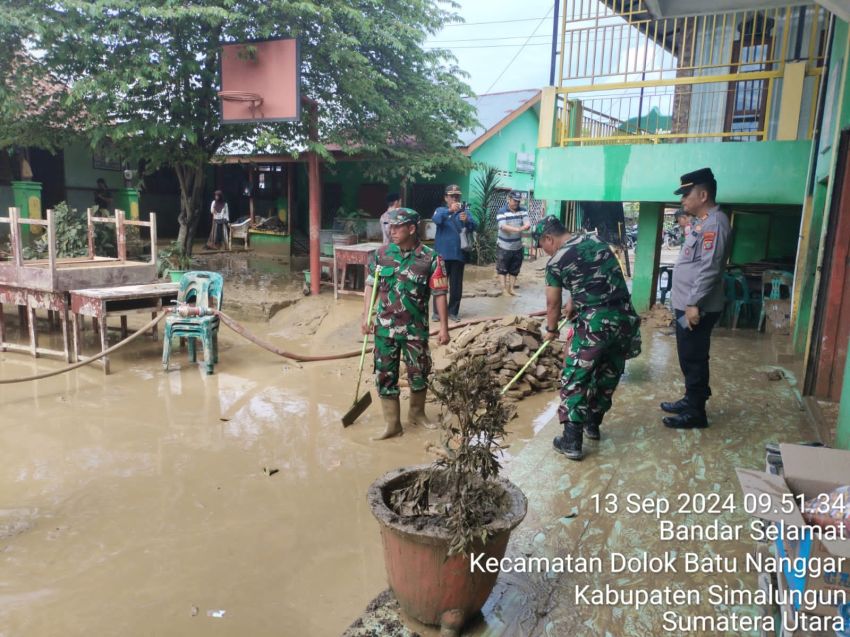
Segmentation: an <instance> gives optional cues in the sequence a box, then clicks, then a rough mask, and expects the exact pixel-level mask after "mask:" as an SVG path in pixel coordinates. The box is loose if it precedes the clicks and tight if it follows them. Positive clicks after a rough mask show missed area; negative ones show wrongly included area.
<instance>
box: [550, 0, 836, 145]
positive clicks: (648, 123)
mask: <svg viewBox="0 0 850 637" xmlns="http://www.w3.org/2000/svg"><path fill="white" fill-rule="evenodd" d="M564 9H565V13H564V17H563V20H562V24H561V27H562V28H561V43H562V46H561V56H560V69H561V72H560V77H561V80H560V83H559V87H558V90H557V92H558V95H559V98H560V100H559V103H558V108H559V120H558V130H557V135H556V138H557V143H559V144H561V145H576V144H581V145H587V144H600V143H602V144H606V143H607V144H610V143H658V142H662V141H669V140H673V141H685V140H688V141H765V140H770V139H776V138H777V136H778V135H780V137H781V135H786V134H787V131H788V130H789V127H788V117H787V116H786V117H785V119H784V120H783V121H784V123H783V126H784V131H783V132H780V131H779V126H780V119H781V117H780V115H781V103H780V102H781V98H787V97H790V98H792V100H794V101H797V102H799V104H798V106H799V109H798V110H799V113H798V114H797V118H798V121H796V122H794V124H795V125H794V126H792V127H791V130H792V135H795V136H796V137H795V138H800V137H806V138H810V137H811V130H812V126H813V123H814V115H815V96H816V95H817V92H818V89H819V86H820V80H821V75H822V71H823V67H822V65H823V61H824V56H825V50H824V49H825V46H826V32H827V26H828V23H829V17H830V16H829V13H828V12H826V11H824V10H823V9H821V8H819V7H817V6H809V5H804V6H796V7H795V6H788V7H784V8H777V9H766V10H758V11H738V12H733V13H728V14H716V15H702V16H690V17H684V18H675V19H674V18H668V19H663V20H655V19H652V18H651V16H650V14H649V13H648V12H646V10H645V9H644V7H643V5H642V2H641V1H640V0H635V1H634V2H628V3H626V2H623V1H622V0H609V2H607V3H605V4H603V3H602V2H596V0H577V1H575V2H572V1H570V2H565V6H564ZM620 11H622V14H621V13H620ZM792 62H793V63H794V64H795V68H794V73H793V74H792V75H793V76H794V77H793V78H792V79H791V80H789V79H788V77H787V76H786V67H787V65H788V64H790V63H792ZM786 85H787V86H786ZM785 88H789V89H790V92H789V93H788V94H787V95H785V94H783V90H784V89H785ZM792 110H793V109H792ZM781 138H787V136H786V137H781Z"/></svg>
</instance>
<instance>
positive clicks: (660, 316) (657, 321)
mask: <svg viewBox="0 0 850 637" xmlns="http://www.w3.org/2000/svg"><path fill="white" fill-rule="evenodd" d="M641 319H642V320H643V322H644V323H645V324H646V326H647V327H655V328H665V327H670V326H671V325H673V312H671V311H670V308H669V307H667V306H666V305H662V304H661V303H656V304H655V305H653V306H652V309H651V310H649V312H646V313H645V314H642V315H641Z"/></svg>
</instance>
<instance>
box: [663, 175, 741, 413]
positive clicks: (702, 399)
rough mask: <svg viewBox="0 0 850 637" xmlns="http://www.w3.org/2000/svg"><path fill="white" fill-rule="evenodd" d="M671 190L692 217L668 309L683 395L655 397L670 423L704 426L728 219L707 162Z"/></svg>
mask: <svg viewBox="0 0 850 637" xmlns="http://www.w3.org/2000/svg"><path fill="white" fill-rule="evenodd" d="M675 194H677V195H681V197H682V209H683V210H684V211H685V212H686V213H687V214H689V215H690V216H691V217H693V222H692V226H691V231H690V233H688V235H687V236H686V237H685V244H684V245H683V246H682V251H681V252H680V253H679V258H678V260H677V261H676V266H675V267H674V268H673V296H672V301H673V310H674V311H675V313H676V349H677V351H678V354H679V367H681V369H682V374H684V376H685V396H684V398H682V399H680V400H677V401H675V402H663V403H661V409H663V410H664V411H666V412H668V413H670V414H674V415H672V416H665V417H664V424H665V425H666V426H667V427H671V428H673V429H694V428H703V427H707V426H708V420H707V418H706V414H705V403H706V401H707V400H708V398H709V396H711V388H710V387H709V384H708V380H709V371H708V358H709V356H708V350H709V347H710V345H711V330H712V328H713V327H714V324H715V323H716V322H717V319H718V318H719V317H720V313H721V312H722V311H723V305H724V302H725V299H724V295H723V268H724V266H725V265H726V259H727V258H728V256H729V239H730V237H729V235H730V227H729V219H728V218H727V217H726V215H725V214H724V213H723V212H722V211H721V210H720V207H719V206H718V205H717V203H716V202H715V197H716V196H717V181H716V180H715V179H714V173H712V172H711V169H710V168H700V169H699V170H695V171H694V172H691V173H686V174H684V175H682V177H681V185H680V186H679V189H678V190H676V191H675Z"/></svg>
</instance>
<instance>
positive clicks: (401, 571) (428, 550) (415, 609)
mask: <svg viewBox="0 0 850 637" xmlns="http://www.w3.org/2000/svg"><path fill="white" fill-rule="evenodd" d="M429 466H430V465H419V466H415V467H405V468H402V469H396V470H395V471H390V472H389V473H387V474H384V475H383V476H382V477H381V478H379V479H378V480H376V481H375V482H374V483H372V486H371V487H369V493H368V499H369V506H370V508H371V509H372V514H373V515H374V516H375V518H376V519H377V520H378V523H379V524H380V527H381V539H382V541H383V545H384V563H385V566H386V569H387V579H388V581H389V585H390V588H392V590H393V593H395V596H396V598H397V599H398V602H399V604H400V605H401V608H402V609H403V610H404V612H405V613H407V614H408V615H410V616H411V617H413V618H414V619H417V620H418V621H420V622H422V623H423V624H430V625H439V626H440V627H441V633H440V634H441V635H443V636H446V637H451V636H454V635H459V634H460V629H461V628H462V627H463V625H464V624H465V623H466V622H467V620H468V619H469V618H470V617H472V616H473V615H475V614H476V613H477V612H478V611H480V610H481V607H482V606H484V603H485V602H486V601H487V598H488V597H489V596H490V593H491V591H492V590H493V586H494V585H495V583H496V578H497V576H498V573H489V572H481V571H480V570H476V571H475V572H471V571H470V558H469V556H464V555H452V556H451V557H449V556H448V547H449V538H448V533H447V532H446V530H445V528H443V527H426V528H424V529H417V528H415V527H413V526H412V525H409V523H405V521H404V520H403V519H402V518H401V517H400V516H398V515H397V514H396V513H394V512H393V511H392V509H390V508H389V506H388V502H389V498H390V494H391V493H392V492H393V491H395V490H397V489H399V488H400V487H404V486H405V485H407V484H409V483H410V482H412V481H413V480H415V479H416V476H417V475H418V474H419V473H420V472H422V471H424V470H426V469H428V468H429ZM499 484H500V485H501V486H502V488H504V490H505V493H506V496H507V498H508V501H509V506H508V507H507V511H505V513H504V514H503V515H502V516H500V517H498V518H496V519H495V520H494V521H493V522H492V523H491V524H490V525H489V526H488V529H489V530H490V531H491V536H490V539H489V540H488V541H487V543H486V544H484V545H482V546H476V547H475V548H474V549H473V551H472V553H473V554H476V555H477V554H479V553H484V556H483V557H482V558H480V560H479V561H478V563H480V564H483V563H485V561H486V560H487V559H488V558H490V557H495V558H496V559H499V560H501V559H502V558H503V557H504V555H505V549H506V548H507V545H508V538H509V537H510V534H511V531H512V530H513V529H514V528H515V527H516V526H517V525H519V523H520V522H522V520H523V518H525V514H526V510H527V507H528V501H527V500H526V498H525V496H524V495H523V493H522V491H520V490H519V488H518V487H516V486H515V485H514V484H513V483H511V482H509V481H508V480H505V479H503V478H500V479H499Z"/></svg>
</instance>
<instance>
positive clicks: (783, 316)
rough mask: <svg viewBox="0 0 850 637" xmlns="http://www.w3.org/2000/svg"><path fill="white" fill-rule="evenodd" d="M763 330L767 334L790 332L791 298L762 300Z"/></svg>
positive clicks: (785, 333) (785, 334) (786, 333)
mask: <svg viewBox="0 0 850 637" xmlns="http://www.w3.org/2000/svg"><path fill="white" fill-rule="evenodd" d="M764 323H765V326H764V330H765V332H766V333H767V334H781V335H784V336H787V335H788V334H790V333H791V299H765V300H764Z"/></svg>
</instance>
